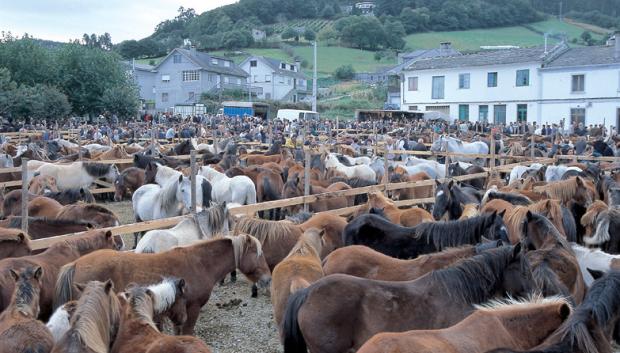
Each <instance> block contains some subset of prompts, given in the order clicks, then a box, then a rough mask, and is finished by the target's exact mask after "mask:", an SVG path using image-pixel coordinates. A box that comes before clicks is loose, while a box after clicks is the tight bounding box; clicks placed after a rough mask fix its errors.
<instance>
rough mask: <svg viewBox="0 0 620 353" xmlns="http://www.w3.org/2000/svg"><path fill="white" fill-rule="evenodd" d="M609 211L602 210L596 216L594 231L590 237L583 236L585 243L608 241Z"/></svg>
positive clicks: (594, 243) (596, 243) (592, 243)
mask: <svg viewBox="0 0 620 353" xmlns="http://www.w3.org/2000/svg"><path fill="white" fill-rule="evenodd" d="M609 238H610V235H609V212H607V211H602V212H601V213H599V214H598V216H596V232H595V233H594V236H592V237H583V241H584V242H585V243H586V244H587V245H600V244H603V243H605V242H607V241H609Z"/></svg>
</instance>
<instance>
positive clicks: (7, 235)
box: [0, 228, 31, 260]
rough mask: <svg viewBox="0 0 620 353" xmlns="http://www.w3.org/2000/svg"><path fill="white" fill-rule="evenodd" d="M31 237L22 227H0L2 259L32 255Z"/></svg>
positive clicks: (0, 257)
mask: <svg viewBox="0 0 620 353" xmlns="http://www.w3.org/2000/svg"><path fill="white" fill-rule="evenodd" d="M30 252H31V249H30V237H29V236H28V235H27V234H26V233H24V232H23V231H22V230H21V229H13V228H0V260H2V259H4V258H7V257H21V256H27V255H30Z"/></svg>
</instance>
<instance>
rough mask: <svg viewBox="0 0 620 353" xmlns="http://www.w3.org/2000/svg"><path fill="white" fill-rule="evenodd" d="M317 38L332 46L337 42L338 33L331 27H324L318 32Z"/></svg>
mask: <svg viewBox="0 0 620 353" xmlns="http://www.w3.org/2000/svg"><path fill="white" fill-rule="evenodd" d="M317 38H318V39H319V40H320V41H321V42H325V43H327V45H334V44H335V43H336V41H337V40H338V33H337V32H336V31H335V30H334V29H333V28H332V27H331V26H325V27H324V28H323V29H321V30H320V31H319V34H318V35H317Z"/></svg>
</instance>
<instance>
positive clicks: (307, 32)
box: [304, 28, 316, 42]
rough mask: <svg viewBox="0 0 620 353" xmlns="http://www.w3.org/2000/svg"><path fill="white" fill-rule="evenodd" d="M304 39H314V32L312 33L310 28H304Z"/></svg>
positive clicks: (310, 40)
mask: <svg viewBox="0 0 620 353" xmlns="http://www.w3.org/2000/svg"><path fill="white" fill-rule="evenodd" d="M304 39H305V40H307V41H309V42H312V41H313V40H315V39H316V34H315V33H314V31H313V30H312V29H310V28H306V30H305V31H304Z"/></svg>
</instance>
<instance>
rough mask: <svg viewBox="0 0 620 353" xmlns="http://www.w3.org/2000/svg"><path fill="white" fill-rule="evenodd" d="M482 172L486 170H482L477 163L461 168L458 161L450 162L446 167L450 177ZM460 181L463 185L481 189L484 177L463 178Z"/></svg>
mask: <svg viewBox="0 0 620 353" xmlns="http://www.w3.org/2000/svg"><path fill="white" fill-rule="evenodd" d="M484 172H486V170H484V168H483V167H481V166H478V165H471V166H469V167H467V168H466V169H463V167H461V164H460V163H458V162H457V163H451V164H450V166H449V167H448V175H449V176H451V177H455V176H462V175H469V174H478V173H484ZM462 183H463V184H465V185H469V186H471V187H473V188H476V189H478V190H483V189H484V184H485V178H484V177H482V178H476V179H470V180H464V181H462Z"/></svg>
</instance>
